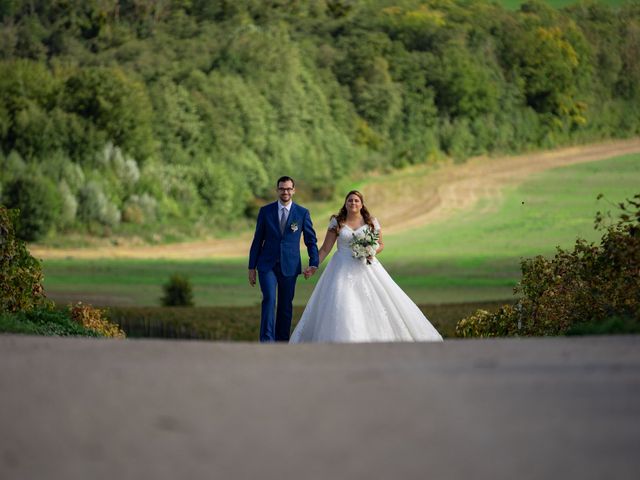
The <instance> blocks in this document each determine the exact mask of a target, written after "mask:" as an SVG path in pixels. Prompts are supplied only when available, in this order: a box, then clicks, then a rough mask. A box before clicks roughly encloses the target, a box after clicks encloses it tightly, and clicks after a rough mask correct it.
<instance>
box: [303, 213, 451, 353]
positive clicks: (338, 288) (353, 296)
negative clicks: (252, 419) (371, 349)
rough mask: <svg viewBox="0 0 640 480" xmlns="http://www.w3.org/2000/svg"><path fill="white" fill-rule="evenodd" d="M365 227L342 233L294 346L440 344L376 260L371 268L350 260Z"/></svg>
mask: <svg viewBox="0 0 640 480" xmlns="http://www.w3.org/2000/svg"><path fill="white" fill-rule="evenodd" d="M334 222H335V220H332V223H331V224H330V225H329V228H332V226H335V223H334ZM376 227H377V228H379V227H378V225H377V222H376ZM364 228H369V227H368V226H367V225H363V226H362V227H360V228H359V229H356V230H352V229H351V228H349V227H348V226H347V225H344V226H343V227H342V228H341V230H340V233H339V235H338V239H337V242H336V243H337V251H336V252H335V253H334V255H333V257H332V258H331V260H330V261H329V264H328V265H327V267H326V269H325V270H324V272H323V274H322V276H321V277H320V279H319V280H318V283H317V285H316V287H315V289H314V291H313V293H312V294H311V298H310V299H309V303H308V304H307V306H306V308H305V310H304V313H303V314H302V317H301V318H300V321H299V322H298V325H297V326H296V328H295V330H294V331H293V334H292V335H291V340H290V343H301V342H397V341H442V336H441V335H440V334H439V333H438V331H437V330H436V329H435V328H434V327H433V325H431V323H430V322H429V320H427V318H426V317H425V316H424V315H423V313H422V312H421V311H420V309H419V308H418V307H417V305H416V304H415V303H413V301H411V299H410V298H409V297H408V296H407V295H406V294H405V293H404V292H403V291H402V289H401V288H400V287H399V286H398V285H397V284H396V283H395V282H394V281H393V279H392V278H391V277H390V276H389V274H388V273H387V271H386V270H385V269H384V267H383V266H382V264H381V263H380V262H379V261H378V260H377V259H374V260H373V263H372V264H370V265H368V264H366V262H363V261H362V260H359V259H355V258H353V257H352V252H351V247H350V242H351V240H352V238H353V234H354V233H357V232H358V231H359V230H360V229H364Z"/></svg>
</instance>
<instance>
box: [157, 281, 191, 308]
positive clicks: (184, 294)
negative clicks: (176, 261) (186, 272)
mask: <svg viewBox="0 0 640 480" xmlns="http://www.w3.org/2000/svg"><path fill="white" fill-rule="evenodd" d="M162 288H163V290H164V296H163V297H162V299H161V302H162V305H163V306H165V307H192V306H193V288H192V287H191V282H190V281H189V279H188V278H187V277H185V276H183V275H180V274H177V273H176V274H174V275H171V277H170V278H169V282H168V283H167V284H165V285H164V286H163V287H162Z"/></svg>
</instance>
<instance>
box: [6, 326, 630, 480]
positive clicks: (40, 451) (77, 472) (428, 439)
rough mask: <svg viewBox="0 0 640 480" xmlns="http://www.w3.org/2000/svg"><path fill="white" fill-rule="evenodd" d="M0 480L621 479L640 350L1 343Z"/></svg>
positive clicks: (553, 343)
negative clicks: (240, 479) (235, 479)
mask: <svg viewBox="0 0 640 480" xmlns="http://www.w3.org/2000/svg"><path fill="white" fill-rule="evenodd" d="M0 365H1V368H0V395H1V397H0V478H2V479H3V480H10V479H53V480H55V479H65V480H69V479H72V480H73V479H83V480H85V479H86V480H88V479H91V480H93V479H196V478H197V479H200V478H202V479H214V478H215V479H228V478H242V479H245V478H246V479H261V480H262V479H264V480H270V479H278V480H280V479H288V478H299V479H322V480H328V479H341V478H349V479H367V480H369V479H414V478H415V479H474V480H475V479H492V480H494V479H509V480H527V479H580V480H586V479H607V480H608V479H632V478H633V479H637V478H640V336H635V337H611V338H581V339H575V338H574V339H567V338H558V339H554V338H552V339H520V340H518V339H508V340H507V339H502V340H482V341H447V342H445V343H444V344H403V345H397V344H396V345H390V344H384V345H302V346H288V345H270V346H260V345H249V344H216V343H207V342H195V341H193V342H187V341H160V340H127V341H113V340H111V341H109V340H93V339H62V338H53V339H52V338H38V337H20V336H0Z"/></svg>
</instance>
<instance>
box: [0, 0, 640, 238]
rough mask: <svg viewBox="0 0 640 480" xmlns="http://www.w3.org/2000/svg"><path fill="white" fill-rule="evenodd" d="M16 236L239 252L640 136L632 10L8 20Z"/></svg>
mask: <svg viewBox="0 0 640 480" xmlns="http://www.w3.org/2000/svg"><path fill="white" fill-rule="evenodd" d="M0 19H2V36H1V37H0V201H1V202H2V203H4V204H7V205H9V206H11V207H20V208H21V209H22V217H23V221H22V225H21V227H20V230H21V232H20V233H21V236H22V237H23V238H26V239H28V240H43V241H45V242H49V243H53V242H59V241H60V240H59V238H60V237H63V236H67V235H70V234H74V235H80V236H82V235H90V236H98V237H111V236H114V235H115V236H129V237H141V239H142V240H143V241H167V240H177V239H178V240H179V239H183V238H195V237H199V236H201V235H202V234H211V233H217V234H230V233H231V234H232V233H233V232H234V231H237V230H243V229H245V228H247V226H248V225H250V224H251V223H252V220H253V218H254V217H255V214H256V210H257V207H258V206H259V205H260V204H261V202H262V201H263V199H264V198H266V197H269V192H270V189H271V188H272V187H273V185H272V184H273V182H274V180H275V179H276V178H277V177H278V176H280V175H281V174H284V173H286V174H290V175H292V176H294V177H295V178H297V179H298V181H299V185H300V187H301V189H300V190H301V191H302V192H304V194H305V195H306V196H307V198H304V197H303V198H301V200H303V201H307V200H309V201H310V200H323V199H324V200H326V199H333V198H334V195H335V194H336V191H335V186H336V185H337V184H339V183H340V182H341V181H343V180H344V179H348V178H352V177H354V176H362V175H366V174H369V173H371V172H373V171H376V172H388V171H391V170H393V169H397V168H401V167H404V166H409V165H413V164H424V163H429V162H438V161H439V160H440V159H442V158H443V157H445V156H449V157H453V158H455V159H456V160H463V159H465V158H467V157H469V156H471V155H478V154H484V153H500V152H518V151H526V150H529V149H532V148H536V149H538V148H549V147H552V146H556V145H563V144H569V143H580V142H587V141H595V140H598V139H602V138H611V137H625V136H632V135H637V134H638V133H639V132H640V107H638V106H639V105H640V101H639V100H640V58H639V57H638V55H637V52H638V51H639V49H640V40H639V39H640V36H638V35H637V31H638V29H639V28H640V8H638V3H637V2H635V3H629V4H626V5H625V6H621V7H619V8H617V7H615V8H614V7H610V6H607V5H604V4H599V3H583V4H580V5H578V6H574V7H571V8H566V9H561V10H558V9H555V8H552V7H550V6H548V5H547V4H545V3H543V2H539V1H533V2H528V3H526V4H524V5H522V7H521V8H520V9H518V10H512V9H508V8H505V7H503V6H501V5H500V4H498V3H495V2H489V1H485V0H478V1H469V0H429V1H419V0H397V1H391V0H368V1H365V0H361V1H351V0H319V1H313V2H299V1H288V0H284V1H280V0H278V1H276V0H269V1H255V0H235V1H233V2H229V1H223V0H217V1H212V0H191V1H177V0H175V1H165V2H156V1H151V0H143V1H135V2H131V1H120V2H102V1H98V0H89V1H85V0H82V1H81V0H68V1H43V0H29V1H26V0H22V1H21V0H18V1H12V2H0Z"/></svg>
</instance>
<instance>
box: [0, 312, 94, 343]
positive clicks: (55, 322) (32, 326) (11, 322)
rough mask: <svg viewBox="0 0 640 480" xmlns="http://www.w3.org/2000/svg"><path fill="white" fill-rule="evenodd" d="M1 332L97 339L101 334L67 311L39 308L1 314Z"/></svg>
mask: <svg viewBox="0 0 640 480" xmlns="http://www.w3.org/2000/svg"><path fill="white" fill-rule="evenodd" d="M0 332H3V333H22V334H27V335H59V336H68V335H79V336H88V337H97V336H99V333H98V332H96V331H93V330H89V329H87V328H85V327H83V326H82V325H80V324H78V323H76V322H74V321H73V320H72V319H71V318H70V317H69V312H68V311H66V310H54V309H52V308H50V307H45V308H43V307H38V308H35V309H33V310H30V311H28V312H24V311H23V312H13V313H9V312H4V313H0Z"/></svg>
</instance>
